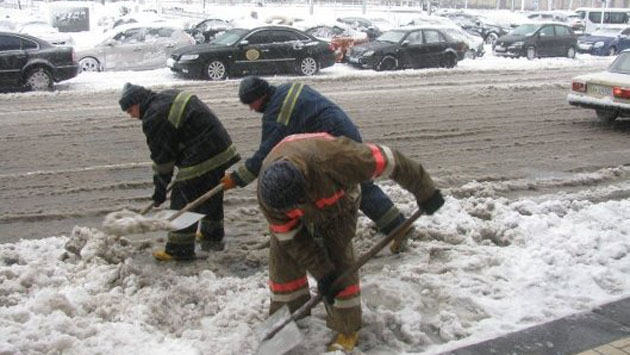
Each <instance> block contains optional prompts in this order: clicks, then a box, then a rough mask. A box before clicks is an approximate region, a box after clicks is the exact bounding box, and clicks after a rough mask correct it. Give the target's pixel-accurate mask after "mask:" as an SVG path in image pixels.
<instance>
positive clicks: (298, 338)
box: [254, 306, 304, 355]
mask: <svg viewBox="0 0 630 355" xmlns="http://www.w3.org/2000/svg"><path fill="white" fill-rule="evenodd" d="M289 318H291V311H289V307H287V306H283V307H282V308H280V309H279V310H277V311H276V312H275V313H274V314H272V315H271V316H270V317H269V318H267V319H266V320H265V321H264V322H263V323H262V324H261V325H259V326H258V327H257V328H256V329H255V331H254V332H255V333H256V338H257V339H258V340H259V341H260V345H258V350H257V351H256V354H257V355H282V354H284V353H286V352H287V351H289V350H291V349H293V348H294V347H296V346H298V345H299V344H300V343H301V342H302V340H303V339H304V336H303V335H302V332H300V330H299V329H298V327H297V324H295V322H294V321H291V322H289V323H287V324H286V325H285V326H284V327H282V328H281V329H280V331H278V332H277V333H275V335H274V336H272V337H271V338H269V339H266V340H265V338H267V337H268V335H269V333H270V332H273V331H274V329H277V328H278V326H280V325H281V324H282V323H285V322H286V321H287V319H289Z"/></svg>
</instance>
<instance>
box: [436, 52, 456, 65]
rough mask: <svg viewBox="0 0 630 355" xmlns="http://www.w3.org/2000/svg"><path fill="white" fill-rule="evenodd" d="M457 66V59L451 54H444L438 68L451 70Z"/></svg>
mask: <svg viewBox="0 0 630 355" xmlns="http://www.w3.org/2000/svg"><path fill="white" fill-rule="evenodd" d="M456 65H457V58H456V57H455V55H454V54H452V53H446V54H445V55H444V57H443V58H442V63H440V66H441V67H442V68H453V67H455V66H456Z"/></svg>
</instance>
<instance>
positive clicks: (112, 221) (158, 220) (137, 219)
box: [103, 209, 177, 235]
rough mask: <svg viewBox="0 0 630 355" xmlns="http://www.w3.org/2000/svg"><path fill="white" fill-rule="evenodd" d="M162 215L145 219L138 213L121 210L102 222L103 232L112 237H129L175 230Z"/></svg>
mask: <svg viewBox="0 0 630 355" xmlns="http://www.w3.org/2000/svg"><path fill="white" fill-rule="evenodd" d="M175 229H177V228H175V227H174V226H173V225H172V223H171V222H170V221H169V220H168V219H166V218H165V214H164V213H160V212H158V213H156V214H155V215H154V216H151V217H147V216H143V215H141V214H139V213H136V212H133V211H129V210H127V209H123V210H122V211H115V212H112V213H109V214H107V216H105V220H103V230H104V231H105V232H106V233H109V234H113V235H129V234H137V233H146V232H153V231H161V230H166V231H170V230H175Z"/></svg>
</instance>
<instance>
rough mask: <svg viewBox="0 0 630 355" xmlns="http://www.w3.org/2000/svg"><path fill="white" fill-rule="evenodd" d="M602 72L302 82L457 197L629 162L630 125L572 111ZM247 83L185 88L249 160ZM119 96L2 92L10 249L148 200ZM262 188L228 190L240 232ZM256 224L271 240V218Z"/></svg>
mask: <svg viewBox="0 0 630 355" xmlns="http://www.w3.org/2000/svg"><path fill="white" fill-rule="evenodd" d="M602 69H604V66H603V65H600V64H594V65H593V66H592V68H584V67H580V68H563V69H557V68H555V69H537V70H518V71H506V70H498V71H489V72H483V73H470V72H466V73H462V72H457V71H439V72H426V73H423V72H418V74H417V75H412V76H409V75H396V74H395V73H394V74H392V75H385V76H375V77H359V78H354V79H352V78H350V79H346V78H344V79H343V80H341V79H339V78H331V79H324V80H322V79H321V78H316V79H314V80H311V79H308V78H304V81H305V82H307V83H309V84H311V85H313V86H314V87H316V88H317V89H318V90H320V91H322V92H323V93H324V94H326V95H328V96H329V97H330V98H332V99H333V100H334V101H336V102H337V103H339V104H340V105H341V106H342V107H343V108H344V109H345V110H346V111H347V112H348V113H349V115H350V116H351V117H352V118H353V119H354V120H355V122H356V123H357V125H358V126H359V128H360V130H361V132H362V135H363V137H364V139H365V140H366V141H372V142H376V143H381V144H387V145H389V146H391V147H394V148H398V149H400V150H401V151H403V152H405V153H407V155H409V156H411V157H413V158H415V159H417V160H419V161H421V162H422V163H423V164H424V165H425V167H426V168H427V169H428V170H429V172H430V173H431V174H432V175H433V176H434V178H435V180H436V182H437V183H438V184H439V185H440V186H441V187H443V188H454V187H458V186H461V185H462V184H465V183H467V182H470V181H472V180H478V181H495V180H496V181H503V180H513V179H535V178H537V177H552V176H563V175H566V174H574V173H576V172H588V171H595V170H598V169H600V168H605V167H615V166H619V165H628V164H630V144H629V143H628V139H629V138H630V120H618V121H616V122H614V123H613V124H610V125H608V124H605V123H603V122H600V121H598V120H597V118H596V116H595V113H594V111H592V110H586V109H579V108H574V107H571V106H569V105H568V104H567V103H566V100H565V98H566V94H567V92H568V90H569V87H570V78H571V77H573V76H575V75H578V74H582V73H585V72H589V71H597V70H602ZM271 81H272V82H277V81H275V80H274V79H271ZM238 83H239V81H238V80H235V81H227V82H220V83H209V82H195V83H194V84H192V85H189V86H187V87H185V89H186V90H189V91H191V92H193V93H195V94H197V95H198V96H199V97H200V98H201V99H202V100H204V101H205V102H206V103H207V104H208V105H209V106H210V107H211V108H212V109H213V110H214V111H215V113H217V115H218V116H219V118H220V119H221V120H222V121H223V123H224V125H225V126H226V128H227V129H228V131H229V132H230V134H231V135H232V138H233V140H234V142H235V144H236V145H237V147H238V149H239V151H240V152H241V154H242V155H243V156H245V157H247V156H249V155H251V153H252V152H253V151H254V149H255V148H256V147H257V146H258V144H259V142H260V124H259V123H260V121H259V115H258V114H256V113H254V112H250V111H249V109H248V108H247V107H246V106H243V105H241V104H240V103H239V101H238V99H237V96H236V93H237V86H238ZM118 97H119V92H118V91H109V92H97V93H94V92H79V91H71V90H70V91H64V92H57V93H45V94H39V93H36V94H9V95H0V142H1V143H0V144H1V147H2V150H1V154H0V157H1V158H0V162H1V166H2V170H1V171H0V242H11V241H15V240H18V239H19V238H41V237H47V236H52V235H68V234H69V233H70V231H71V230H72V227H73V226H75V225H83V226H98V225H100V223H101V222H102V219H103V217H104V215H105V214H107V213H108V212H111V211H115V210H119V209H121V208H125V207H126V208H129V207H131V208H140V207H141V206H143V205H146V204H147V203H148V202H149V196H150V195H151V193H152V183H151V181H152V180H151V174H152V173H151V167H150V161H149V152H148V149H147V147H146V143H145V138H144V136H143V134H142V131H141V127H140V122H139V121H137V120H134V119H130V118H129V117H127V115H126V114H125V113H123V112H121V111H120V108H119V106H118V103H117V101H118ZM252 185H254V184H252ZM552 189H553V188H552ZM556 189H560V188H556ZM253 191H254V190H253V186H250V187H248V188H246V189H239V190H236V191H230V192H229V194H228V195H227V196H226V219H227V220H228V221H229V220H230V219H232V220H234V219H239V218H241V217H242V216H243V215H244V214H245V215H247V211H248V210H250V209H255V208H256V201H255V196H254V193H253ZM521 192H522V193H525V191H521ZM521 192H519V191H512V192H510V193H511V194H518V193H521ZM547 192H550V191H547ZM551 192H553V191H551ZM245 223H252V224H256V225H258V226H257V227H256V228H255V229H260V230H261V231H262V230H264V226H263V224H262V221H253V220H252V221H246V222H245Z"/></svg>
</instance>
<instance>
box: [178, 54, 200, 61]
mask: <svg viewBox="0 0 630 355" xmlns="http://www.w3.org/2000/svg"><path fill="white" fill-rule="evenodd" d="M197 58H199V54H184V55H183V56H181V57H180V58H179V60H195V59H197Z"/></svg>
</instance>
